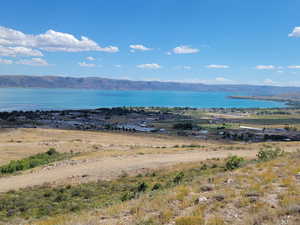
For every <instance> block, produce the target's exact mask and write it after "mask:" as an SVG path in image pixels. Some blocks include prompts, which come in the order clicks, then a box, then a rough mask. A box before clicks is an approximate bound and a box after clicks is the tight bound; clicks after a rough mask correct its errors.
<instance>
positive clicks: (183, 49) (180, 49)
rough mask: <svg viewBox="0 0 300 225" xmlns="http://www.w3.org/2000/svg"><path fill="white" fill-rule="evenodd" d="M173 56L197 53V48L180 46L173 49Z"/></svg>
mask: <svg viewBox="0 0 300 225" xmlns="http://www.w3.org/2000/svg"><path fill="white" fill-rule="evenodd" d="M173 52H174V53H175V54H194V53H197V52H199V49H197V48H191V47H190V46H188V45H181V46H178V47H176V48H174V49H173Z"/></svg>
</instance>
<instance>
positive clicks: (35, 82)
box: [0, 75, 300, 95]
mask: <svg viewBox="0 0 300 225" xmlns="http://www.w3.org/2000/svg"><path fill="white" fill-rule="evenodd" d="M5 87H22V88H76V89H101V90H164V91H169V90H174V91H214V92H244V93H247V94H248V95H250V94H251V95H280V94H289V93H300V87H277V86H257V85H208V84H201V83H198V84H196V83H179V82H159V81H131V80H117V79H107V78H98V77H86V78H74V77H60V76H21V75H2V76H0V88H5Z"/></svg>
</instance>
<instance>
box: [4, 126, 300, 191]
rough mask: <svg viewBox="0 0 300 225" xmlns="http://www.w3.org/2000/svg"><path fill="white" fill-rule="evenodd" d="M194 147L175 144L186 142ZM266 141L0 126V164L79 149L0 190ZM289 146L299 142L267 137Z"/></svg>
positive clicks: (253, 149)
mask: <svg viewBox="0 0 300 225" xmlns="http://www.w3.org/2000/svg"><path fill="white" fill-rule="evenodd" d="M191 144H193V145H197V147H178V146H183V145H185V146H187V145H191ZM263 145H266V144H243V143H238V144H233V145H232V144H226V143H218V142H210V141H201V140H195V139H187V138H186V139H184V138H181V139H180V138H175V137H170V136H164V135H152V134H126V133H107V132H88V131H66V130H53V129H6V130H1V132H0V165H3V164H6V163H8V162H9V161H10V160H15V159H20V158H24V157H27V156H29V155H33V154H36V153H39V152H45V151H47V150H48V149H49V148H51V147H54V148H55V149H56V150H57V151H60V152H68V151H71V150H72V151H74V152H81V154H80V155H79V156H76V157H74V158H72V159H71V160H65V161H61V162H56V163H53V164H51V165H47V166H44V167H41V168H36V169H33V170H31V171H26V172H23V173H21V174H18V175H15V176H7V177H1V178H0V192H6V191H9V190H12V189H19V188H25V187H30V186H35V185H42V184H44V183H50V184H53V185H58V184H67V183H81V182H88V181H94V180H98V179H112V178H116V177H118V176H120V175H122V174H125V173H128V174H136V173H142V172H147V171H149V170H152V169H157V168H162V167H167V166H170V165H174V164H178V163H181V162H197V161H202V160H205V159H209V158H216V157H218V158H224V157H227V156H229V155H233V154H234V155H240V156H243V157H248V158H251V157H255V155H256V153H257V151H258V150H259V149H260V148H261V147H263ZM269 145H274V146H279V147H282V148H283V149H285V150H286V151H293V150H296V149H297V146H299V142H293V143H276V144H274V143H271V144H269Z"/></svg>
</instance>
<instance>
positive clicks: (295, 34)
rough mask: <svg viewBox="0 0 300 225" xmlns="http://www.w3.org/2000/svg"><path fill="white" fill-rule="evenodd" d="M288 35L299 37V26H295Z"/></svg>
mask: <svg viewBox="0 0 300 225" xmlns="http://www.w3.org/2000/svg"><path fill="white" fill-rule="evenodd" d="M289 37H300V27H295V28H294V30H293V31H292V32H291V33H289Z"/></svg>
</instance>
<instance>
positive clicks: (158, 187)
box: [151, 183, 162, 191]
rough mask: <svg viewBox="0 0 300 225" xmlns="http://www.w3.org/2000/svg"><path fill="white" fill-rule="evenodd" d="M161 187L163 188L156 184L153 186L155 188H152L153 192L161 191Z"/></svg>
mask: <svg viewBox="0 0 300 225" xmlns="http://www.w3.org/2000/svg"><path fill="white" fill-rule="evenodd" d="M161 187H162V186H161V184H160V183H156V184H154V185H153V187H152V189H151V190H152V191H155V190H158V189H161Z"/></svg>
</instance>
